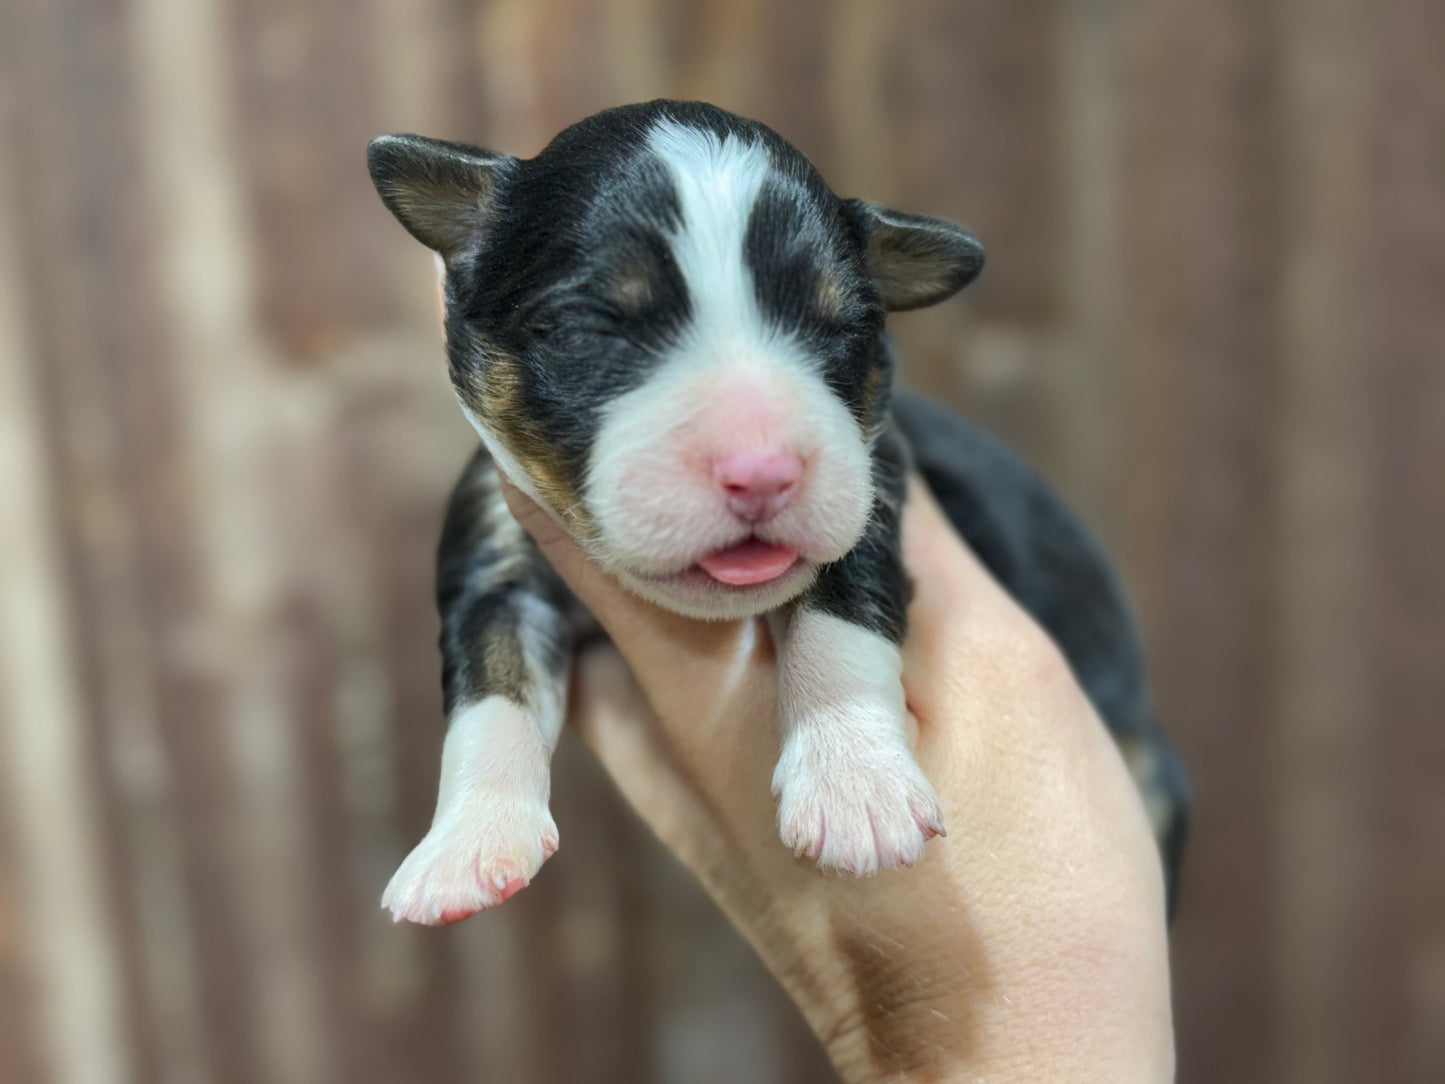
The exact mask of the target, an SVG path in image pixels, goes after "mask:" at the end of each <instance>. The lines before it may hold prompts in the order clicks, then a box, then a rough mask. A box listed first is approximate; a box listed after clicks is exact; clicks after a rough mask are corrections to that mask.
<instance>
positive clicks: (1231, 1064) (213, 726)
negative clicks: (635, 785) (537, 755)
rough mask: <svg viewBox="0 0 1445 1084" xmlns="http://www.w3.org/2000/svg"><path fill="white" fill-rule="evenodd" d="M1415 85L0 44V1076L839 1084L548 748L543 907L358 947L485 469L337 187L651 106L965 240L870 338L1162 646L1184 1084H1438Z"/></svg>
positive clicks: (1011, 22)
mask: <svg viewBox="0 0 1445 1084" xmlns="http://www.w3.org/2000/svg"><path fill="white" fill-rule="evenodd" d="M1442 56H1445V8H1442V6H1441V5H1439V4H1437V3H1432V2H1431V0H1377V2H1374V3H1369V2H1367V0H1308V2H1307V0H1222V2H1217V3H1205V2H1204V0H1160V2H1156V3H1144V2H1142V0H1073V2H1064V0H1060V2H1055V3H1040V4H1020V3H1009V2H1006V0H978V2H971V3H948V2H945V0H917V2H898V3H892V4H883V3H866V2H862V0H844V2H840V3H834V4H828V3H824V2H822V0H790V2H789V3H786V4H764V3H761V2H760V0H687V2H680V3H664V2H663V0H603V2H595V3H589V2H584V0H490V2H486V3H479V2H474V0H363V2H344V0H309V2H306V3H295V2H290V0H250V2H247V3H241V2H240V0H123V2H121V3H108V2H101V0H8V2H7V3H6V4H5V5H3V7H0V147H3V151H0V493H3V498H0V499H3V505H0V507H3V510H4V511H3V528H0V546H3V549H0V596H3V627H0V637H3V639H0V795H3V798H0V1080H4V1081H6V1082H7V1084H28V1082H32V1081H49V1080H54V1081H64V1082H71V1081H74V1082H109V1081H159V1082H166V1084H171V1082H175V1084H199V1082H208V1081H217V1082H219V1081H277V1082H285V1084H291V1082H295V1084H302V1082H308V1084H309V1082H313V1081H346V1082H348V1084H353V1082H354V1084H366V1082H373V1081H375V1082H381V1081H402V1080H429V1081H454V1080H456V1081H460V1080H482V1081H508V1082H511V1081H557V1082H567V1084H574V1082H581V1084H585V1082H592V1081H626V1082H645V1081H667V1082H673V1081H679V1082H692V1081H697V1082H703V1081H719V1082H722V1081H736V1082H749V1084H754V1082H769V1081H806V1080H828V1079H830V1076H829V1073H828V1070H827V1068H826V1065H825V1064H824V1062H823V1061H822V1059H821V1056H820V1054H819V1052H818V1050H817V1048H816V1045H815V1044H814V1042H813V1041H812V1040H811V1038H810V1037H809V1036H808V1035H807V1033H806V1031H805V1030H804V1028H803V1027H802V1024H801V1022H800V1020H799V1018H798V1016H797V1015H796V1014H795V1013H794V1012H793V1010H792V1009H791V1008H790V1007H789V1006H788V1004H787V1003H786V1001H785V1000H784V999H783V997H782V996H781V994H780V993H779V992H778V991H777V989H776V988H775V987H774V986H773V985H772V984H771V982H770V980H769V979H768V978H767V976H766V975H765V974H764V973H763V971H762V969H761V967H760V966H759V964H758V963H757V961H756V960H755V959H754V958H753V957H752V956H751V955H750V953H749V952H748V950H747V949H746V948H744V947H743V946H742V945H741V944H740V943H739V942H738V940H737V939H736V938H735V937H734V935H733V934H732V933H731V932H730V931H729V929H728V928H727V927H726V925H725V924H724V923H723V921H722V920H721V918H720V917H719V916H718V915H717V913H716V912H715V911H714V910H713V909H712V907H711V906H710V905H709V904H708V902H707V901H706V900H705V899H704V898H703V897H702V896H701V894H700V893H699V891H698V890H697V889H696V888H695V887H694V886H692V885H691V884H690V883H689V881H688V880H687V879H686V877H685V876H684V875H683V874H682V873H681V871H680V870H679V868H678V867H677V866H676V864H675V863H673V862H672V861H671V860H670V859H669V858H668V857H667V856H666V855H665V854H663V853H660V852H659V849H658V848H657V847H656V846H655V845H654V844H653V843H652V842H651V841H650V839H649V838H648V837H647V836H646V834H645V832H644V831H643V830H642V829H641V828H640V826H639V825H638V824H637V823H636V822H635V820H634V819H633V818H632V817H631V815H630V814H629V813H628V812H627V811H626V809H625V808H624V807H623V806H622V804H621V803H620V800H619V799H618V798H617V797H616V795H615V794H614V793H613V791H612V790H611V788H610V786H609V784H608V783H607V781H606V780H605V778H603V777H601V775H600V774H599V772H598V771H597V769H596V768H595V767H594V766H593V765H592V764H591V763H590V762H589V760H588V757H587V755H586V753H585V751H583V750H581V749H580V747H577V746H575V745H573V744H570V743H564V747H563V749H562V751H561V752H560V754H559V758H558V760H559V763H558V783H557V786H556V794H557V797H556V805H555V808H556V813H557V820H558V822H559V824H560V826H561V830H562V832H563V835H564V837H565V838H566V840H567V847H566V848H565V849H564V850H563V851H562V853H561V854H560V855H559V856H558V858H557V859H556V860H554V861H553V862H551V863H549V864H548V866H547V868H546V871H545V873H544V875H543V876H542V877H541V878H540V879H539V880H538V882H537V883H536V884H535V885H534V886H533V887H531V888H530V889H528V891H527V892H526V893H524V894H523V895H522V896H520V897H518V899H516V900H515V901H513V902H511V903H509V904H508V905H507V906H506V907H505V908H502V909H501V910H500V911H497V912H494V913H491V914H488V915H486V916H483V917H481V918H479V919H477V920H474V921H471V922H467V923H465V924H463V925H462V926H460V927H457V928H453V929H450V930H447V931H444V932H439V933H438V932H422V931H417V930H413V929H397V928H393V927H392V926H391V925H390V924H389V922H387V921H386V919H385V917H384V916H383V915H382V914H381V912H380V911H378V909H377V899H378V896H379V894H380V891H381V888H382V886H383V884H384V883H385V881H386V879H387V877H388V875H389V874H390V872H391V870H392V869H393V868H394V866H395V865H396V863H397V861H398V860H399V859H400V857H401V856H402V855H403V854H404V853H405V850H406V848H407V847H408V845H409V844H410V843H411V842H413V841H414V840H415V839H416V838H417V837H418V836H419V835H420V834H421V832H422V831H423V829H424V827H425V825H426V823H427V821H428V819H429V816H430V807H431V802H432V800H433V796H434V787H435V781H436V764H437V757H438V750H439V745H440V740H441V719H440V697H439V695H438V688H437V684H438V683H437V671H438V661H437V658H436V654H435V648H434V646H433V645H434V641H435V635H436V627H435V618H434V617H433V614H432V612H431V604H430V601H429V597H430V579H431V568H430V561H431V550H432V547H433V545H434V542H435V537H436V534H437V530H438V524H439V515H440V509H441V502H442V499H443V495H444V493H445V491H446V489H447V487H448V486H449V484H450V481H451V479H452V477H453V475H454V474H455V472H456V470H457V469H458V466H459V464H460V463H461V462H462V460H463V458H464V456H465V454H466V452H467V450H468V447H469V445H470V437H469V435H468V431H467V429H466V426H465V425H464V424H463V422H462V420H461V419H460V417H459V416H458V412H457V411H456V409H455V407H454V405H453V403H452V402H451V398H450V394H449V391H448V389H447V386H446V381H445V378H444V375H443V368H442V364H441V355H440V347H439V342H438V333H437V328H436V315H435V312H434V310H433V306H434V300H433V298H434V294H433V289H434V287H433V283H432V279H431V274H432V273H431V268H430V264H429V259H428V257H427V255H426V254H425V253H424V252H422V251H421V250H420V249H419V248H418V247H417V246H415V245H414V244H413V243H411V242H410V241H409V239H408V238H406V237H405V236H404V234H403V233H402V231H401V230H400V229H399V228H398V227H397V226H396V225H395V224H394V223H393V222H392V221H391V219H390V218H389V217H388V216H387V215H386V214H385V213H384V211H383V210H382V208H381V206H380V204H379V202H378V201H377V200H376V198H375V196H374V194H373V193H372V191H371V188H370V185H369V183H368V181H367V178H366V175H365V170H364V168H363V164H362V149H363V147H364V145H365V142H366V140H367V139H368V137H370V136H371V135H374V134H376V133H379V132H384V131H393V130H416V131H422V132H426V133H430V134H437V135H443V136H451V137H457V138H466V139H470V140H472V141H475V142H481V143H484V144H488V145H491V146H495V147H497V148H500V149H504V150H507V151H510V152H513V153H518V154H523V155H526V154H531V153H533V152H535V151H536V150H537V149H538V148H540V147H541V146H542V144H543V143H544V142H545V141H546V140H547V139H548V138H549V137H550V136H551V135H552V134H553V133H554V132H555V131H556V130H558V129H559V128H560V127H562V126H563V125H565V124H567V123H569V122H570V121H572V120H575V119H577V118H579V117H581V116H583V115H585V114H588V113H590V112H593V111H594V110H596V109H598V108H601V107H603V106H606V105H609V104H614V103H617V102H621V101H627V100H636V99H643V98H648V97H654V96H659V95H666V96H673V97H699V98H706V99H710V100H712V101H716V102H718V103H719V104H722V105H724V106H727V107H730V108H733V109H735V110H738V111H740V112H743V113H747V114H749V115H753V116H756V117H758V118H760V119H762V120H765V121H767V122H768V123H770V124H772V125H773V126H774V127H776V128H777V129H778V130H779V131H781V132H782V133H784V134H785V135H786V136H788V137H789V138H790V139H792V140H793V141H794V142H796V143H797V144H798V145H799V146H800V147H801V148H802V149H803V150H804V151H805V152H806V153H808V154H809V155H811V156H812V157H813V158H814V160H815V161H816V162H817V163H818V164H819V166H820V167H821V168H822V170H823V172H824V174H825V175H826V176H827V177H828V178H829V180H830V181H831V183H832V184H833V185H834V187H835V188H837V189H838V190H839V191H841V192H844V193H845V194H855V193H856V194H859V195H866V196H868V197H870V198H873V199H877V200H882V201H887V202H891V203H893V204H895V205H897V206H900V207H903V208H907V209H910V210H924V211H930V212H934V213H938V214H942V215H946V216H950V217H954V218H957V219H959V220H962V221H966V222H969V223H970V224H972V225H973V226H974V227H975V228H976V229H977V230H978V232H979V233H980V235H981V236H982V237H983V238H984V239H985V240H986V241H987V242H988V244H989V247H990V251H991V260H990V264H989V269H988V272H987V274H986V275H985V277H984V279H983V280H982V281H981V282H980V284H979V285H978V286H977V287H976V288H975V289H973V290H971V291H970V292H969V293H968V294H967V296H966V297H965V299H963V300H961V301H958V302H954V303H950V304H948V305H945V306H943V307H941V308H939V309H936V310H932V311H928V312H924V313H919V314H915V315H909V316H906V317H901V318H899V319H898V320H896V321H895V325H896V326H895V331H896V333H897V337H898V338H899V340H900V341H901V344H902V347H903V352H904V356H905V373H906V377H907V379H908V380H910V381H911V382H912V383H914V384H915V385H917V386H919V387H922V388H923V389H925V390H927V391H929V392H931V393H933V394H934V395H936V396H938V397H940V398H942V399H943V400H945V401H948V402H950V403H952V404H953V405H955V406H957V407H959V408H961V409H964V410H967V411H968V412H970V413H971V414H972V415H973V416H975V417H976V418H978V419H980V420H982V421H983V422H984V423H986V424H988V425H989V426H991V427H992V428H994V429H995V430H997V431H999V432H1000V433H1002V434H1003V435H1004V436H1006V437H1007V438H1008V439H1010V440H1011V441H1013V442H1014V443H1015V444H1017V445H1018V446H1020V447H1021V448H1022V449H1023V450H1025V451H1026V452H1027V453H1028V454H1029V455H1030V456H1031V457H1032V458H1033V459H1034V460H1035V461H1036V462H1037V463H1038V464H1039V465H1040V466H1041V467H1042V468H1043V469H1044V471H1045V472H1046V473H1047V474H1048V475H1049V476H1050V477H1051V478H1053V479H1054V480H1055V481H1056V483H1057V484H1058V485H1059V486H1060V487H1061V488H1062V489H1063V491H1064V492H1065V493H1066V494H1068V495H1069V496H1070V497H1071V498H1072V499H1073V500H1074V501H1075V502H1076V503H1077V504H1078V505H1079V507H1080V508H1081V509H1082V510H1083V511H1084V512H1085V513H1086V515H1087V516H1088V517H1089V519H1090V520H1091V522H1092V523H1093V524H1094V525H1095V526H1096V528H1097V529H1098V530H1099V532H1100V533H1101V534H1102V536H1103V537H1104V539H1105V540H1106V541H1107V542H1108V543H1109V545H1110V546H1111V548H1112V549H1113V551H1114V552H1115V553H1116V554H1117V556H1118V558H1119V560H1120V562H1121V564H1122V567H1123V569H1124V572H1125V575H1126V578H1127V580H1128V583H1129V585H1130V588H1131V590H1132V593H1133V596H1134V598H1135V600H1136V602H1137V604H1138V606H1139V609H1140V613H1141V616H1142V619H1143V623H1144V626H1145V629H1146V632H1147V636H1148V640H1149V645H1150V648H1151V651H1152V658H1153V661H1154V667H1155V671H1156V677H1157V683H1158V691H1159V699H1160V701H1161V704H1162V709H1163V713H1164V716H1165V718H1166V719H1167V720H1168V722H1169V724H1170V726H1171V727H1172V729H1173V730H1174V732H1175V733H1176V735H1177V736H1178V739H1179V741H1180V743H1181V745H1182V746H1183V748H1184V750H1185V752H1186V754H1187V756H1188V759H1189V761H1190V763H1191V765H1192V767H1193V770H1194V773H1195V779H1196V784H1197V788H1198V799H1199V809H1198V815H1197V821H1196V824H1197V829H1196V834H1195V839H1194V842H1193V848H1192V852H1191V854H1190V856H1189V863H1188V866H1187V869H1186V878H1185V895H1184V904H1183V910H1182V913H1181V917H1180V920H1179V924H1178V927H1177V931H1176V937H1175V942H1174V948H1175V960H1176V988H1177V995H1176V999H1177V1007H1178V1024H1179V1043H1180V1056H1181V1073H1180V1076H1181V1079H1182V1080H1184V1081H1205V1082H1207V1081H1231V1082H1252V1081H1260V1082H1277V1081H1283V1082H1290V1084H1293V1082H1298V1084H1331V1082H1346V1081H1349V1082H1353V1081H1362V1080H1369V1081H1410V1082H1415V1081H1418V1082H1422V1084H1423V1082H1427V1081H1429V1082H1435V1081H1440V1080H1445V797H1442V794H1445V709H1442V706H1441V705H1442V704H1445V561H1442V547H1445V196H1442V193H1445V75H1442V71H1445V69H1442V67H1441V64H1440V59H1441V57H1442Z"/></svg>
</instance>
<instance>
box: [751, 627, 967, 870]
mask: <svg viewBox="0 0 1445 1084" xmlns="http://www.w3.org/2000/svg"><path fill="white" fill-rule="evenodd" d="M779 641H780V643H781V648H780V658H779V668H778V684H779V703H778V716H779V721H780V725H781V728H782V753H781V755H780V756H779V758H778V764H777V767H776V769H775V770H774V772H773V794H774V795H775V796H776V797H777V799H778V833H779V835H780V836H781V837H782V840H783V842H784V843H785V844H786V845H787V846H788V847H790V848H792V850H793V852H794V853H795V854H799V855H806V856H808V857H810V858H814V859H816V860H817V861H818V863H819V864H820V865H822V866H824V867H828V868H832V869H837V870H842V871H844V872H847V873H852V874H856V875H864V874H869V873H873V872H875V871H876V870H880V869H893V868H896V867H899V866H908V865H912V864H913V863H914V862H916V861H918V859H919V858H920V857H922V855H923V845H924V843H925V842H926V841H927V840H928V839H930V838H931V837H932V836H934V835H941V834H943V814H942V811H941V809H940V808H939V804H938V798H937V797H936V796H935V795H934V792H933V788H932V786H930V785H929V782H928V780H927V779H926V778H925V777H924V775H923V772H922V771H921V770H920V769H919V767H918V764H917V763H916V762H915V761H914V759H913V754H912V753H911V752H910V751H909V749H908V742H907V738H906V729H905V727H906V719H907V706H906V705H905V703H904V699H903V685H902V682H901V680H900V676H901V674H902V668H903V667H902V660H901V658H900V656H899V653H898V649H897V648H896V647H894V646H893V644H891V643H889V642H888V641H887V640H886V639H884V638H883V637H882V636H880V635H878V634H877V633H874V632H869V631H868V630H867V629H864V628H860V627H859V626H857V625H854V624H851V623H850V622H847V621H844V620H842V619H841V618H837V617H831V616H828V615H826V614H822V613H818V612H816V611H810V610H801V611H799V612H797V613H795V614H794V615H793V616H792V618H791V620H789V622H788V627H787V629H786V631H785V632H784V633H783V635H782V636H781V637H779Z"/></svg>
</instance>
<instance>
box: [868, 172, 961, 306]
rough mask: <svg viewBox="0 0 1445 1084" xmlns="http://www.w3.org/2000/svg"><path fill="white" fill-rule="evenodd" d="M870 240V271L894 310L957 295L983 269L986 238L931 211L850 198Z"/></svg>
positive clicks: (884, 302) (930, 303)
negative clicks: (919, 211)
mask: <svg viewBox="0 0 1445 1084" xmlns="http://www.w3.org/2000/svg"><path fill="white" fill-rule="evenodd" d="M847 202H848V205H849V206H850V207H851V208H852V209H853V211H854V213H856V214H857V215H858V218H859V221H860V222H861V223H862V225H863V231H864V235H865V236H866V237H867V239H868V270H869V271H870V272H871V273H872V275H873V281H874V282H875V283H876V284H877V286H878V293H879V294H880V295H881V296H882V298H883V305H884V307H885V308H887V309H888V310H889V311H890V312H897V311H900V310H904V309H921V308H923V307H924V306H925V305H934V304H937V303H938V302H940V301H942V300H943V299H944V298H947V297H952V296H953V295H954V294H956V293H958V291H959V290H962V289H963V288H964V287H965V286H967V285H968V284H969V283H970V282H972V281H973V280H974V279H976V278H977V277H978V273H979V272H980V271H982V270H983V262H984V255H985V254H984V249H983V242H981V241H980V240H979V239H978V238H977V237H975V236H974V235H973V234H972V233H970V232H969V231H968V230H966V229H964V228H963V227H962V226H955V225H954V224H953V223H952V222H945V221H944V220H943V219H941V218H930V217H929V216H928V215H911V214H906V213H904V212H903V211H891V210H889V209H888V208H887V207H880V206H879V205H878V204H876V203H868V202H867V201H865V200H861V199H851V200H848V201H847Z"/></svg>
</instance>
